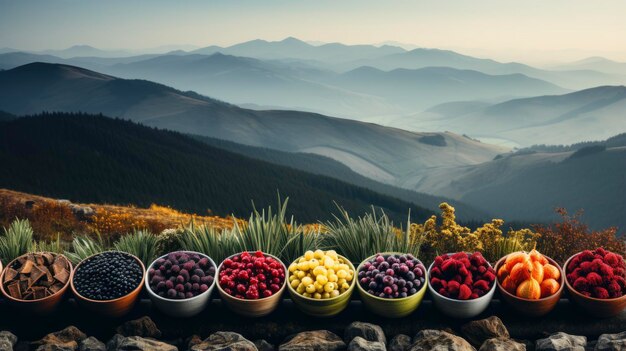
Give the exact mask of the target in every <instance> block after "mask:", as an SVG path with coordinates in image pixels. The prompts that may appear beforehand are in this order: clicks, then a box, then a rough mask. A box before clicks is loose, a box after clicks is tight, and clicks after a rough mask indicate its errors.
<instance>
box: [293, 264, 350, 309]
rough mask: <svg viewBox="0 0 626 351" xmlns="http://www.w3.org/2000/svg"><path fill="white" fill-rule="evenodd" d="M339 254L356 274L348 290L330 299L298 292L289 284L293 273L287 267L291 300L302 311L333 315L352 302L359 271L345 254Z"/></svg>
mask: <svg viewBox="0 0 626 351" xmlns="http://www.w3.org/2000/svg"><path fill="white" fill-rule="evenodd" d="M338 256H339V258H341V259H342V260H343V261H344V262H345V263H346V264H347V265H348V266H349V267H350V269H351V270H352V271H353V272H354V275H353V278H352V282H350V287H349V288H348V290H346V291H345V292H344V293H343V294H341V295H339V296H337V297H333V298H330V299H321V300H317V299H312V298H309V297H305V296H302V295H300V294H298V292H297V291H296V290H295V289H294V288H293V287H291V284H289V276H290V275H291V272H289V269H287V272H288V274H287V290H288V291H289V295H291V300H292V301H293V302H294V303H295V304H296V306H298V308H299V309H300V310H301V311H302V312H304V313H306V314H308V315H310V316H313V317H332V316H335V315H338V314H339V313H341V311H343V310H344V309H345V308H346V307H348V304H349V303H350V296H352V292H353V291H354V286H355V285H356V280H357V279H358V278H357V272H356V270H355V269H354V265H353V264H352V262H350V260H348V259H347V258H345V257H344V256H341V255H338ZM300 258H302V256H300V257H298V258H297V259H296V260H295V261H294V262H298V260H299V259H300Z"/></svg>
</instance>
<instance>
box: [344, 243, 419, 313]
mask: <svg viewBox="0 0 626 351" xmlns="http://www.w3.org/2000/svg"><path fill="white" fill-rule="evenodd" d="M381 255H383V256H389V255H403V253H400V252H383V253H381ZM374 257H376V255H372V256H370V257H368V258H366V259H365V260H363V262H361V264H360V265H359V267H357V269H356V273H355V277H357V278H356V280H358V274H359V271H360V270H361V268H362V267H363V265H364V264H365V262H367V261H369V260H371V259H373V258H374ZM420 263H421V264H422V265H424V263H423V262H422V261H420ZM424 268H426V266H424ZM424 274H425V275H426V276H425V277H424V285H422V287H421V288H420V289H419V290H418V291H417V292H416V293H415V294H413V295H411V296H407V297H402V298H398V299H385V298H382V297H378V296H374V295H372V294H370V293H368V292H367V290H365V289H363V287H362V286H361V284H360V283H357V284H356V286H357V290H358V291H359V295H360V296H361V301H363V304H365V307H366V308H367V309H369V310H370V311H372V312H373V313H375V314H377V315H379V316H381V317H385V318H402V317H406V316H408V315H410V314H411V313H413V312H414V311H415V310H416V309H417V308H418V307H419V305H420V303H421V302H422V299H423V298H424V295H426V290H428V289H427V288H426V287H427V286H428V273H427V271H426V270H425V272H424Z"/></svg>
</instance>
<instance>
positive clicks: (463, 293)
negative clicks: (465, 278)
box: [459, 284, 472, 300]
mask: <svg viewBox="0 0 626 351" xmlns="http://www.w3.org/2000/svg"><path fill="white" fill-rule="evenodd" d="M471 295H472V290H471V289H470V288H469V287H468V286H467V285H465V284H463V285H461V287H460V288H459V300H467V299H469V298H470V296H471Z"/></svg>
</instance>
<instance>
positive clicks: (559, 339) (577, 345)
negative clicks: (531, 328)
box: [535, 332, 587, 351]
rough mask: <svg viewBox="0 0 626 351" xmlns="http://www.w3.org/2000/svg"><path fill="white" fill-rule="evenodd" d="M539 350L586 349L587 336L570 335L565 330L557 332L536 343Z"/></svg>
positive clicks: (569, 350)
mask: <svg viewBox="0 0 626 351" xmlns="http://www.w3.org/2000/svg"><path fill="white" fill-rule="evenodd" d="M535 345H536V347H535V349H536V350H537V351H544V350H546V351H558V350H568V351H584V350H585V346H587V337H585V336H578V335H569V334H566V333H563V332H560V333H555V334H552V335H550V336H548V337H547V338H545V339H539V340H537V342H536V343H535Z"/></svg>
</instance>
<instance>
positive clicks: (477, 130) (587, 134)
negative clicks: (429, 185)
mask: <svg viewBox="0 0 626 351" xmlns="http://www.w3.org/2000/svg"><path fill="white" fill-rule="evenodd" d="M444 106H446V107H447V108H442V107H439V108H431V109H429V110H428V111H426V112H425V113H421V114H418V115H414V116H410V117H406V118H402V119H398V120H396V121H394V122H393V123H392V124H393V125H402V126H406V127H408V128H409V129H414V128H420V129H431V128H435V129H445V130H451V131H454V132H457V133H467V134H469V135H470V136H472V137H477V138H481V139H501V140H505V141H507V142H508V143H512V144H514V145H521V146H530V145H533V144H549V145H554V144H572V143H576V142H581V141H588V140H602V139H606V138H608V137H610V136H612V135H615V134H616V133H619V132H624V131H626V115H625V114H624V111H626V87H624V86H602V87H596V88H591V89H585V90H581V91H577V92H574V93H569V94H564V95H551V96H538V97H532V98H524V99H514V100H510V101H505V102H502V103H499V104H493V105H486V106H485V105H484V104H474V105H469V104H467V103H465V104H462V103H457V104H446V105H444Z"/></svg>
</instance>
